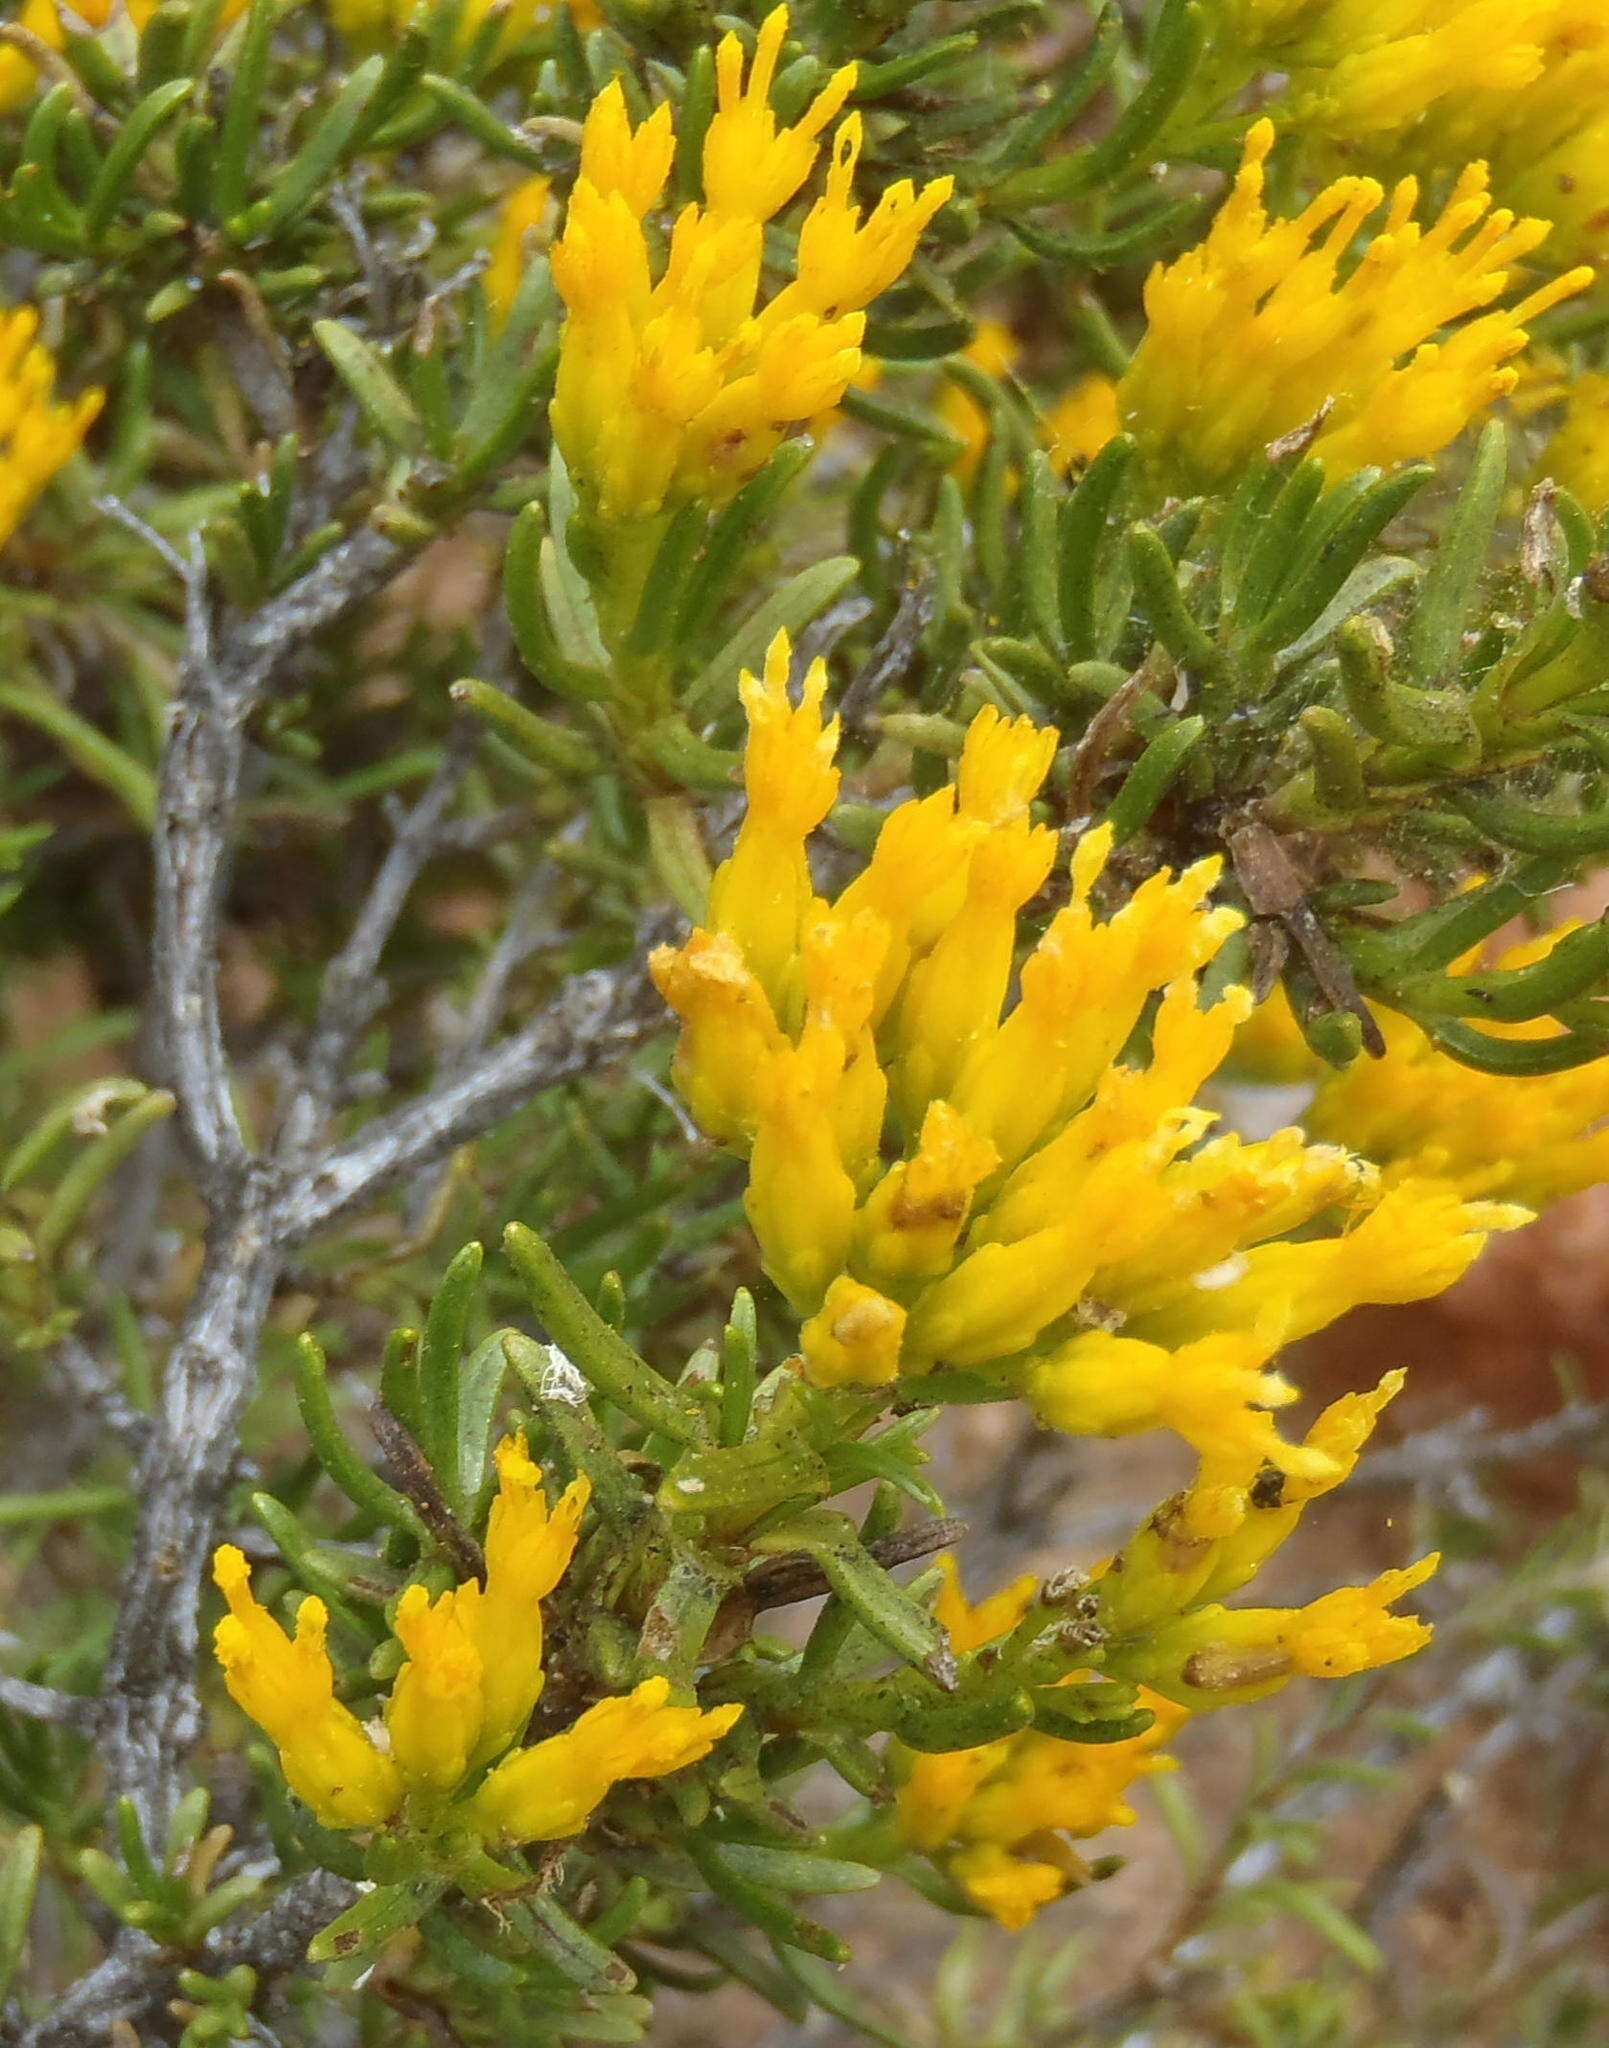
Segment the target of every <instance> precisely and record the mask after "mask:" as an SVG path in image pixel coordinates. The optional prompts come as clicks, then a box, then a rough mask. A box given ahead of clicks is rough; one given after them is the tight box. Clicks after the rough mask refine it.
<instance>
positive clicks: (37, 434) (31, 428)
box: [0, 306, 105, 547]
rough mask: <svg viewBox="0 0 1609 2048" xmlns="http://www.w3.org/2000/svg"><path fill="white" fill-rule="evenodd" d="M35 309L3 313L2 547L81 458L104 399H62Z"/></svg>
mask: <svg viewBox="0 0 1609 2048" xmlns="http://www.w3.org/2000/svg"><path fill="white" fill-rule="evenodd" d="M38 331H39V315H38V314H37V313H36V312H35V311H34V309H33V307H32V306H18V307H16V308H15V309H14V310H13V311H11V312H9V313H0V547H3V546H4V545H5V543H6V542H7V541H8V540H9V539H10V538H11V536H12V534H14V533H15V532H16V530H17V527H18V526H19V525H20V524H21V521H22V518H23V515H24V514H25V513H26V512H27V510H28V508H29V506H30V505H31V504H32V503H33V502H34V500H35V498H37V497H38V496H39V493H40V492H41V491H42V490H43V489H44V488H45V485H46V484H48V483H49V481H50V479H51V478H52V477H53V476H54V475H55V474H56V472H57V470H59V469H60V468H61V467H62V466H63V465H64V464H65V463H67V462H70V461H71V460H72V458H73V456H74V455H76V454H77V452H78V450H79V448H80V446H81V445H82V443H83V439H84V436H85V434H86V433H88V431H89V427H90V423H91V422H92V421H93V420H94V418H95V416H96V415H97V414H98V413H99V411H100V409H101V403H102V400H103V398H104V396H105V394H104V393H103V392H100V391H86V392H85V393H84V394H83V396H82V397H81V398H77V399H74V400H71V401H68V400H62V399H57V398H56V396H55V388H56V365H55V362H54V360H53V359H52V357H51V354H50V352H49V350H48V349H46V348H45V347H43V346H42V344H41V343H39V342H38V341H36V340H35V339H34V337H35V335H36V334H37V333H38Z"/></svg>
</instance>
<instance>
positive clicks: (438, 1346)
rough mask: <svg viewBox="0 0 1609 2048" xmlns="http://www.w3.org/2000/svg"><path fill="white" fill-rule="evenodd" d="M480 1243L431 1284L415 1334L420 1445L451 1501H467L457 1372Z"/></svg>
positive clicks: (454, 1503)
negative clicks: (422, 1319) (431, 1292)
mask: <svg viewBox="0 0 1609 2048" xmlns="http://www.w3.org/2000/svg"><path fill="white" fill-rule="evenodd" d="M484 1258H485V1253H484V1252H483V1250H482V1248H481V1247H480V1246H479V1245H478V1244H475V1243H473V1242H471V1243H469V1244H466V1245H465V1246H464V1248H463V1250H462V1251H460V1252H459V1253H458V1254H457V1256H456V1257H455V1258H454V1259H453V1261H452V1263H451V1265H449V1266H448V1268H447V1271H446V1273H445V1274H444V1275H443V1277H442V1281H441V1285H440V1286H439V1287H438V1288H437V1289H436V1292H435V1296H434V1298H433V1299H432V1301H431V1304H430V1308H429V1310H428V1312H427V1314H426V1316H425V1326H424V1329H423V1330H422V1331H421V1332H420V1335H419V1399H420V1421H421V1424H422V1434H421V1436H420V1448H421V1449H422V1450H423V1452H424V1454H425V1456H426V1457H427V1458H428V1459H429V1460H430V1466H431V1470H432V1471H433V1472H434V1473H435V1475H436V1479H437V1482H438V1483H439V1485H440V1486H441V1489H442V1491H443V1493H444V1494H445V1495H446V1496H447V1500H448V1503H449V1505H450V1506H452V1507H453V1508H454V1509H456V1510H457V1511H458V1512H460V1513H462V1511H463V1509H464V1507H465V1505H466V1502H465V1496H464V1492H463V1487H462V1472H461V1466H460V1457H459V1440H458V1432H459V1419H460V1415H459V1400H460V1385H459V1381H460V1375H461V1373H462V1369H463V1356H464V1346H465V1344H466V1342H467V1341H468V1335H469V1318H470V1314H471V1311H472V1310H473V1308H474V1306H475V1294H476V1290H477V1288H478V1287H479V1285H480V1269H481V1265H482V1262H483V1260H484Z"/></svg>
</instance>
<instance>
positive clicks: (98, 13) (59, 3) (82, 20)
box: [0, 0, 115, 114]
mask: <svg viewBox="0 0 1609 2048" xmlns="http://www.w3.org/2000/svg"><path fill="white" fill-rule="evenodd" d="M114 5H115V0H22V6H21V7H20V8H19V9H18V10H17V17H16V19H17V26H18V28H25V29H26V30H27V31H28V33H29V34H30V35H31V36H37V37H38V39H39V40H40V42H42V43H43V44H44V45H45V47H46V49H47V50H62V49H65V48H66V46H67V36H68V32H69V31H70V30H76V31H77V32H79V33H82V31H83V30H84V29H92V28H104V27H105V26H106V24H107V22H108V21H110V20H111V18H112V12H113V8H114ZM38 82H39V72H38V68H37V66H35V65H34V64H32V63H30V61H29V60H28V58H27V57H25V56H24V55H23V53H22V51H21V50H19V49H16V48H14V47H13V46H12V45H11V44H10V43H0V114H4V113H9V112H10V111H11V109H12V108H13V107H18V106H21V105H22V103H23V101H24V100H26V99H27V98H28V96H29V94H30V93H32V91H33V89H34V87H35V86H36V85H37V84H38Z"/></svg>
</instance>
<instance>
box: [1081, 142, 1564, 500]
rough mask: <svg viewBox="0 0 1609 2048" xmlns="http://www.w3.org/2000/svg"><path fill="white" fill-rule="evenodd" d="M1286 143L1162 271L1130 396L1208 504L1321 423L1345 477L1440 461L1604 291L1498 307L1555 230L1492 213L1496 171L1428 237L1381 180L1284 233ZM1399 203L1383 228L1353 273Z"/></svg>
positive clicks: (1128, 409) (1154, 450)
mask: <svg viewBox="0 0 1609 2048" xmlns="http://www.w3.org/2000/svg"><path fill="white" fill-rule="evenodd" d="M1273 144H1274V129H1273V125H1272V123H1271V122H1268V121H1259V122H1258V123H1257V124H1256V126H1255V127H1254V128H1253V129H1252V131H1251V133H1250V135H1249V136H1248V137H1247V140H1246V150H1245V156H1244V158H1243V160H1242V163H1241V168H1240V173H1239V176H1238V177H1237V178H1236V180H1235V184H1234V189H1233V191H1232V192H1231V193H1230V195H1229V198H1228V199H1227V200H1226V201H1225V202H1224V205H1223V206H1222V208H1221V209H1220V210H1219V213H1218V216H1217V218H1216V220H1215V221H1214V222H1213V225H1212V228H1211V230H1210V231H1209V233H1208V235H1207V238H1206V240H1205V241H1204V242H1203V243H1201V245H1200V246H1199V247H1198V248H1195V249H1192V250H1188V251H1187V252H1186V253H1185V254H1184V255H1183V256H1181V257H1179V258H1178V259H1177V260H1176V261H1175V262H1173V263H1171V264H1158V265H1157V266H1156V268H1155V269H1154V270H1153V271H1152V272H1151V275H1150V277H1149V278H1148V279H1147V281H1146V287H1145V307H1146V313H1147V316H1148V319H1149V323H1150V324H1149V326H1148V328H1147V330H1146V333H1145V337H1144V339H1143V340H1142V341H1141V343H1140V346H1139V348H1138V350H1137V351H1136V353H1135V356H1134V360H1133V362H1132V363H1131V364H1130V366H1129V369H1128V371H1127V372H1126V373H1125V375H1124V377H1123V379H1122V382H1121V384H1120V386H1119V400H1120V404H1121V407H1122V412H1123V417H1124V420H1125V422H1126V423H1127V425H1128V427H1129V429H1130V431H1131V432H1133V433H1134V434H1135V435H1136V436H1137V437H1138V438H1139V440H1140V442H1141V444H1142V447H1143V448H1144V449H1145V450H1146V451H1147V453H1148V455H1149V456H1150V458H1151V460H1152V461H1153V463H1154V464H1156V466H1157V467H1158V468H1160V469H1161V470H1163V471H1164V472H1166V473H1167V474H1168V475H1169V476H1171V477H1172V478H1174V479H1176V480H1177V481H1178V482H1180V483H1181V484H1183V485H1186V486H1188V487H1189V488H1192V489H1211V488H1214V487H1215V486H1217V485H1220V484H1222V483H1223V482H1224V481H1225V480H1226V479H1227V478H1229V477H1231V476H1232V475H1233V474H1234V473H1235V471H1236V470H1237V469H1238V468H1239V466H1240V465H1241V464H1242V463H1243V462H1245V461H1246V460H1247V458H1248V457H1250V456H1251V455H1253V454H1255V452H1256V451H1257V450H1258V449H1259V448H1261V447H1263V446H1264V445H1266V444H1267V443H1268V442H1270V441H1273V440H1275V439H1277V438H1278V437H1279V436H1281V435H1283V434H1287V433H1290V432H1292V431H1293V430H1294V429H1296V428H1298V427H1302V426H1305V425H1307V424H1308V423H1310V422H1317V423H1318V431H1317V434H1316V438H1315V439H1314V441H1313V444H1312V453H1313V455H1314V457H1315V458H1316V459H1317V460H1318V461H1320V462H1322V463H1323V464H1324V466H1325V468H1326V470H1327V471H1328V472H1329V474H1330V476H1331V477H1332V478H1334V477H1339V476H1346V475H1349V474H1350V473H1352V472H1353V471H1355V470H1358V469H1361V468H1364V467H1365V466H1367V465H1369V464H1373V463H1379V464H1389V463H1394V462H1402V461H1405V460H1408V459H1410V458H1413V457H1418V456H1423V455H1433V454H1435V453H1436V452H1437V450H1439V449H1441V448H1444V447H1445V446H1446V445H1447V443H1448V442H1449V441H1451V440H1452V439H1453V438H1454V437H1455V436H1456V435H1457V434H1458V433H1459V432H1460V431H1461V430H1462V429H1463V427H1464V426H1465V425H1466V424H1467V423H1468V422H1469V421H1470V420H1471V419H1472V418H1474V417H1475V416H1476V415H1477V414H1478V413H1480V412H1481V411H1483V410H1484V409H1485V408H1486V407H1487V406H1488V405H1490V404H1492V403H1493V401H1494V400H1496V399H1498V398H1500V397H1502V396H1503V394H1504V393H1505V392H1506V391H1508V390H1510V389H1512V387H1513V384H1514V381H1515V377H1516V372H1515V371H1514V369H1513V368H1512V367H1510V363H1511V359H1512V358H1513V357H1514V356H1516V355H1518V354H1519V352H1520V351H1521V350H1522V349H1523V348H1524V347H1525V345H1526V341H1527V334H1526V328H1525V323H1526V321H1527V320H1529V319H1532V318H1534V317H1535V316H1536V315H1537V314H1538V313H1541V312H1544V311H1545V310H1546V309H1547V308H1548V307H1549V306H1553V305H1557V304H1558V302H1559V301H1560V300H1561V299H1564V298H1568V297H1569V296H1570V294H1571V293H1572V292H1577V291H1580V290H1581V289H1583V287H1584V286H1585V285H1586V284H1588V283H1589V282H1590V281H1591V273H1590V271H1587V270H1574V271H1570V272H1567V273H1566V274H1565V275H1564V276H1563V277H1555V278H1552V279H1550V280H1548V281H1547V282H1546V283H1543V284H1541V285H1539V286H1538V287H1537V288H1536V290H1534V291H1533V292H1531V293H1529V294H1528V295H1527V296H1526V297H1524V298H1523V299H1521V300H1520V301H1519V303H1518V304H1517V305H1511V306H1497V305H1494V301H1496V300H1498V299H1499V298H1501V296H1502V295H1503V294H1504V292H1505V291H1507V290H1508V288H1509V282H1510V271H1511V267H1512V266H1513V265H1514V264H1515V263H1517V262H1519V261H1521V260H1522V259H1523V258H1524V257H1525V256H1527V255H1529V254H1530V253H1531V252H1532V251H1533V250H1535V249H1536V248H1538V247H1539V246H1540V244H1541V243H1542V242H1543V241H1544V240H1545V239H1546V237H1547V233H1548V223H1547V222H1546V221H1545V220H1518V219H1516V218H1515V216H1514V215H1513V214H1512V213H1510V212H1508V211H1507V210H1505V209H1499V210H1498V211H1496V212H1493V211H1491V202H1490V199H1489V196H1488V193H1487V174H1486V168H1485V166H1484V164H1481V163H1473V164H1470V165H1469V166H1468V167H1467V168H1466V169H1465V170H1464V172H1463V173H1462V175H1461V176H1460V177H1459V179H1458V182H1457V184H1456V186H1455V188H1454V191H1453V193H1452V196H1451V198H1450V199H1449V200H1448V202H1447V205H1446V206H1445V207H1444V209H1443V210H1442V212H1441V214H1440V216H1439V217H1438V219H1437V220H1435V221H1434V222H1433V223H1432V224H1431V225H1430V226H1429V227H1426V228H1422V227H1420V226H1419V225H1418V223H1417V222H1416V221H1415V220H1414V217H1413V216H1414V208H1415V206H1416V204H1417V201H1418V196H1419V194H1418V186H1417V184H1416V182H1415V181H1414V180H1413V179H1412V178H1404V179H1403V180H1402V181H1401V183H1399V184H1398V185H1397V187H1396V188H1395V190H1394V191H1393V192H1392V194H1391V196H1390V200H1389V203H1387V202H1386V195H1385V193H1384V191H1383V190H1382V188H1381V187H1380V186H1379V185H1377V184H1376V183H1375V181H1374V180H1373V179H1372V178H1352V177H1348V178H1338V179H1337V180H1336V181H1335V182H1334V183H1333V184H1332V185H1330V186H1328V187H1326V189H1325V190H1324V191H1323V192H1321V193H1320V194H1319V195H1318V197H1317V198H1316V199H1314V200H1313V201H1312V203H1311V204H1310V205H1309V206H1308V207H1307V208H1306V209H1305V210H1304V211H1303V212H1302V213H1301V214H1300V215H1298V216H1297V217H1296V218H1295V219H1294V220H1282V219H1277V218H1271V217H1270V215H1269V214H1268V212H1267V211H1266V209H1265V207H1264V205H1263V186H1264V171H1265V166H1266V164H1267V159H1268V154H1269V151H1270V150H1271V149H1272V148H1273ZM1382 204H1385V205H1386V211H1385V216H1384V218H1383V220H1381V221H1380V222H1379V224H1378V225H1377V226H1376V227H1375V228H1374V230H1373V232H1372V233H1370V235H1369V237H1368V240H1367V242H1366V243H1365V245H1364V247H1363V251H1362V254H1361V255H1360V256H1359V257H1358V259H1357V260H1356V262H1355V263H1354V264H1353V265H1352V266H1351V267H1350V268H1349V269H1346V270H1343V268H1342V265H1343V260H1344V258H1345V257H1346V254H1347V251H1348V249H1349V248H1350V247H1351V245H1352V243H1353V242H1354V240H1355V239H1356V238H1357V236H1358V235H1359V234H1360V233H1362V232H1363V231H1364V230H1365V228H1366V226H1367V224H1368V223H1369V221H1370V219H1371V216H1373V215H1375V214H1376V213H1377V212H1378V211H1379V209H1380V207H1381V205H1382ZM1483 309H1489V310H1483ZM1438 337H1444V338H1438Z"/></svg>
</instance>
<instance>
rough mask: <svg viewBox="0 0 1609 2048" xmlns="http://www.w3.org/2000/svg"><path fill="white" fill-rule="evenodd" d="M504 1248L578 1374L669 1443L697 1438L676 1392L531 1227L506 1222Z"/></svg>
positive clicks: (550, 1330)
mask: <svg viewBox="0 0 1609 2048" xmlns="http://www.w3.org/2000/svg"><path fill="white" fill-rule="evenodd" d="M503 1248H504V1250H505V1251H506V1252H507V1253H508V1256H509V1258H510V1260H511V1261H512V1262H513V1265H514V1268H515V1271H516V1272H517V1273H518V1274H519V1276H520V1278H521V1279H522V1280H523V1281H524V1282H525V1285H526V1288H527V1289H528V1291H529V1293H530V1296H531V1305H532V1307H533V1308H534V1309H535V1310H536V1312H537V1314H538V1315H539V1316H540V1317H541V1319H542V1321H543V1323H544V1324H545V1325H546V1327H547V1331H548V1334H549V1336H551V1337H552V1339H553V1341H554V1343H555V1344H557V1345H558V1347H559V1349H560V1350H561V1351H563V1352H564V1354H565V1356H566V1357H567V1358H569V1359H570V1360H571V1361H572V1362H573V1363H574V1365H575V1367H576V1369H577V1371H579V1372H580V1373H581V1375H582V1377H583V1378H585V1379H587V1380H589V1381H591V1383H592V1384H593V1385H594V1386H596V1387H597V1388H598V1389H599V1390H600V1392H602V1393H604V1394H607V1395H608V1397H609V1399H610V1400H611V1401H613V1402H614V1403H615V1405H616V1407H618V1408H621V1409H623V1410H624V1411H625V1413H626V1414H627V1415H629V1416H631V1417H632V1418H633V1419H634V1420H635V1421H637V1422H640V1423H641V1424H642V1425H643V1427H644V1428H645V1429H652V1430H656V1431H657V1432H658V1433H659V1434H660V1435H661V1436H668V1437H669V1438H670V1440H671V1441H672V1443H678V1444H696V1443H699V1442H700V1441H701V1440H702V1438H701V1432H700V1430H699V1427H698V1424H697V1423H696V1422H695V1421H694V1420H693V1418H692V1417H691V1416H690V1415H689V1414H688V1413H687V1412H686V1411H685V1410H684V1408H683V1406H682V1404H681V1402H680V1400H679V1399H678V1398H677V1396H676V1395H675V1394H674V1393H673V1392H672V1391H671V1389H670V1388H669V1387H667V1386H666V1385H665V1383H664V1382H663V1381H662V1380H660V1379H659V1378H658V1376H657V1375H656V1374H655V1373H653V1372H652V1371H651V1370H650V1369H649V1368H648V1367H647V1366H646V1365H645V1364H644V1363H643V1361H642V1360H641V1359H640V1358H639V1357H638V1356H637V1354H636V1352H635V1351H633V1350H632V1348H631V1346H630V1345H629V1344H628V1343H627V1342H626V1341H625V1339H624V1338H623V1337H622V1336H621V1335H620V1333H619V1332H618V1331H617V1330H614V1329H611V1328H610V1326H609V1325H608V1324H607V1323H606V1322H605V1321H604V1319H603V1317H602V1316H600V1315H599V1314H598V1311H597V1310H596V1309H595V1308H594V1307H593V1306H592V1304H591V1303H590V1302H589V1301H588V1300H587V1298H586V1296H585V1295H584V1294H582V1292H581V1290H580V1289H579V1288H578V1287H577V1286H576V1284H575V1282H574V1281H573V1280H572V1279H571V1278H570V1276H569V1274H568V1273H566V1272H565V1270H564V1268H563V1267H562V1266H561V1265H560V1264H559V1261H558V1260H557V1259H556V1258H555V1257H554V1255H553V1252H552V1250H551V1249H550V1248H549V1246H548V1245H547V1244H545V1243H544V1242H543V1240H542V1239H541V1238H540V1237H538V1236H537V1234H536V1232H535V1231H534V1230H528V1229H526V1227H525V1225H524V1224H522V1223H511V1224H510V1225H509V1227H508V1229H507V1231H506V1232H505V1233H504V1237H503Z"/></svg>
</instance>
